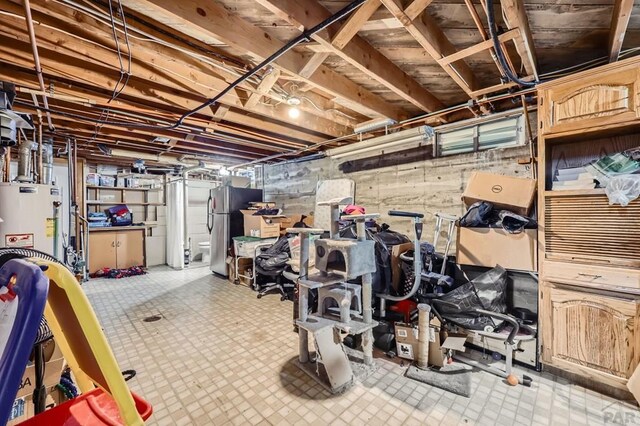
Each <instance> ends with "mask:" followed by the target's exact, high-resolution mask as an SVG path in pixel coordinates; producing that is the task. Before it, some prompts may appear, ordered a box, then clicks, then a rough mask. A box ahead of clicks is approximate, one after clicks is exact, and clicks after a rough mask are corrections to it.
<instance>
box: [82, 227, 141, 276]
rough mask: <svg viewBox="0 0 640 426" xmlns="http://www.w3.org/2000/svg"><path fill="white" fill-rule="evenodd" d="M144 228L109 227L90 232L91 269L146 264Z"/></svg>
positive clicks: (91, 270) (92, 270)
mask: <svg viewBox="0 0 640 426" xmlns="http://www.w3.org/2000/svg"><path fill="white" fill-rule="evenodd" d="M144 232H145V230H144V229H128V230H127V229H124V228H123V229H113V230H112V229H109V230H99V231H91V232H90V233H89V271H90V272H95V271H97V270H99V269H102V268H119V269H122V268H130V267H132V266H140V265H144V263H145V261H144Z"/></svg>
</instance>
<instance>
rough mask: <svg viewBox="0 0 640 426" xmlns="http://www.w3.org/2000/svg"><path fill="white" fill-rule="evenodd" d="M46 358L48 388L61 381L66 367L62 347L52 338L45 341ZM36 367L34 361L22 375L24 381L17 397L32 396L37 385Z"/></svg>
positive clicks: (45, 376) (46, 383)
mask: <svg viewBox="0 0 640 426" xmlns="http://www.w3.org/2000/svg"><path fill="white" fill-rule="evenodd" d="M44 359H45V373H44V385H45V386H46V387H47V388H50V387H53V386H55V385H57V384H58V383H60V375H61V374H62V369H63V368H64V357H63V356H62V352H61V351H60V347H59V346H58V345H56V342H55V340H53V339H51V340H49V341H48V342H45V343H44ZM35 370H36V367H35V365H34V364H33V363H29V365H27V368H26V370H25V372H24V374H23V375H22V381H21V383H20V388H19V389H18V393H17V394H16V398H21V397H24V396H30V395H32V394H33V390H34V389H35V386H36V371H35Z"/></svg>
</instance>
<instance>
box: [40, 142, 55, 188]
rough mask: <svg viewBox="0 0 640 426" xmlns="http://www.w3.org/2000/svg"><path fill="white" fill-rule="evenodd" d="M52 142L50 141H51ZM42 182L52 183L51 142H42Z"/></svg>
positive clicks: (45, 183)
mask: <svg viewBox="0 0 640 426" xmlns="http://www.w3.org/2000/svg"><path fill="white" fill-rule="evenodd" d="M51 142H52V141H51ZM40 158H41V161H42V178H41V179H42V183H43V184H44V185H51V184H52V183H53V144H52V143H49V142H47V143H44V144H42V156H41V157H40Z"/></svg>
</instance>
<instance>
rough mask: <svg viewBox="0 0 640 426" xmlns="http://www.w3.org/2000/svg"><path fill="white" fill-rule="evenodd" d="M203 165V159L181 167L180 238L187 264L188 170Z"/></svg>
mask: <svg viewBox="0 0 640 426" xmlns="http://www.w3.org/2000/svg"><path fill="white" fill-rule="evenodd" d="M204 167H205V165H204V162H203V161H198V164H197V165H195V166H190V167H185V168H184V169H182V195H183V197H184V199H183V217H184V221H183V223H184V226H183V238H182V248H183V250H184V264H185V265H188V264H189V261H190V260H191V241H190V240H189V220H188V216H187V215H188V212H189V172H192V171H194V170H197V169H203V168H204Z"/></svg>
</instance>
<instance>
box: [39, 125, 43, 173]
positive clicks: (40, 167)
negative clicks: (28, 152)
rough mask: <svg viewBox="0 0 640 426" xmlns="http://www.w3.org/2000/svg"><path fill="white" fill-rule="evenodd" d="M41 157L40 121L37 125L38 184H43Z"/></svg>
mask: <svg viewBox="0 0 640 426" xmlns="http://www.w3.org/2000/svg"><path fill="white" fill-rule="evenodd" d="M42 155H43V146H42V120H40V124H38V183H44V165H43V158H42Z"/></svg>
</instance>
